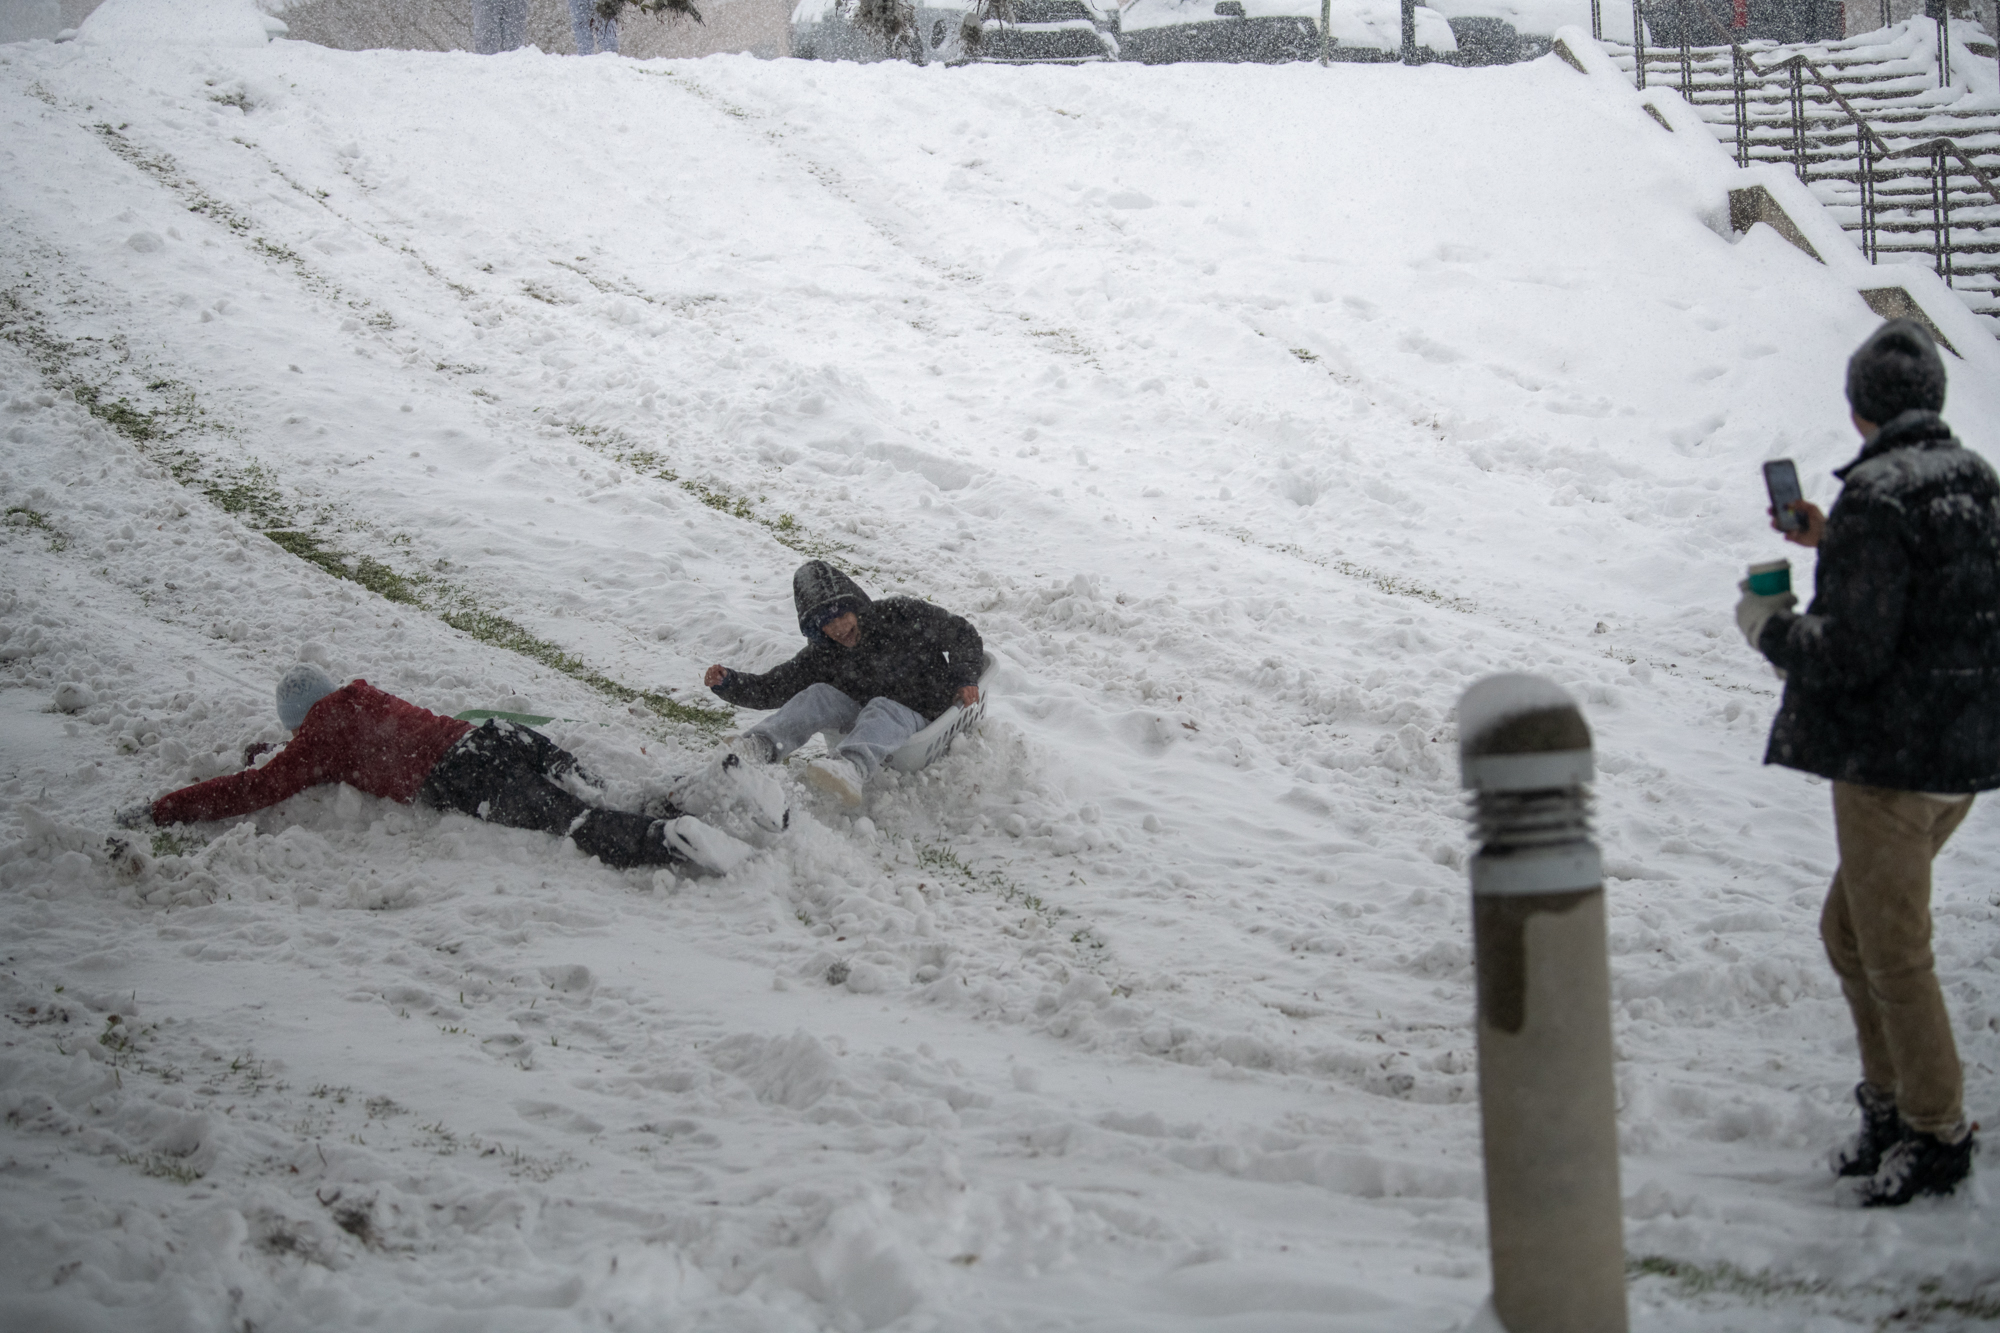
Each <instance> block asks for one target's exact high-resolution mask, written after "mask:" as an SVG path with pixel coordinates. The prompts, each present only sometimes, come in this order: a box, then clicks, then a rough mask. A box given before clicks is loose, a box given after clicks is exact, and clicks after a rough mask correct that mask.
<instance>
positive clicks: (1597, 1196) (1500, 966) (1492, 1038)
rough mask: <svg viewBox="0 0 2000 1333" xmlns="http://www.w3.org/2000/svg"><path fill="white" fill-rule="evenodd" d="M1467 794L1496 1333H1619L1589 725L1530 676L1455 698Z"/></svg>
mask: <svg viewBox="0 0 2000 1333" xmlns="http://www.w3.org/2000/svg"><path fill="white" fill-rule="evenodd" d="M1458 733H1459V767H1460V776H1461V779H1462V782H1463V785H1464V786H1465V787H1467V788H1469V789H1470V790H1471V791H1472V793H1473V802H1474V810H1473V820H1474V823H1475V825H1476V834H1477V837H1478V839H1479V843H1480V846H1479V851H1478V852H1477V854H1476V855H1475V856H1474V857H1473V859H1472V934H1473V948H1474V952H1475V955H1476V958H1477V965H1478V978H1479V1020H1478V1028H1479V1113H1480V1123H1481V1131H1482V1137H1483V1140H1484V1146H1485V1158H1486V1223H1487V1232H1488V1236H1489V1240H1490V1244H1491V1247H1492V1254H1493V1301H1492V1307H1491V1315H1492V1316H1493V1317H1495V1318H1497V1320H1498V1322H1499V1324H1500V1326H1501V1327H1502V1328H1504V1329H1505V1330H1506V1333H1625V1329H1626V1312H1625V1234H1624V1219H1623V1214H1622V1210H1621V1207H1620V1197H1619V1191H1618V1115H1617V1099H1616V1090H1615V1088H1614V1086H1613V1083H1612V1075H1611V971H1610V964H1609V961H1608V959H1607V957H1606V946H1605V935H1604V879H1603V872H1602V869H1601V867H1600V865H1599V860H1598V852H1597V844H1596V843H1595V842H1593V841H1591V837H1590V827H1589V823H1588V809H1587V804H1586V802H1587V796H1586V787H1587V784H1588V783H1589V782H1590V780H1591V777H1592V774H1593V764H1592V757H1591V744H1590V728H1589V727H1588V726H1587V725H1586V724H1585V723H1584V720H1583V715H1582V713H1581V712H1579V711H1578V710H1577V706H1576V704H1575V702H1574V701H1573V700H1571V699H1570V697H1569V696H1568V695H1567V694H1565V693H1564V692H1563V691H1562V690H1561V689H1560V688H1559V687H1558V686H1556V685H1555V684H1553V683H1552V682H1550V681H1547V680H1543V679H1542V678H1541V677H1539V676H1527V675H1518V674H1510V675H1500V676H1489V677H1487V678H1486V679H1484V680H1482V681H1479V682H1477V683H1476V684H1474V685H1473V686H1472V688H1471V689H1469V690H1467V691H1466V692H1465V695H1464V697H1462V698H1461V699H1460V700H1459V704H1458Z"/></svg>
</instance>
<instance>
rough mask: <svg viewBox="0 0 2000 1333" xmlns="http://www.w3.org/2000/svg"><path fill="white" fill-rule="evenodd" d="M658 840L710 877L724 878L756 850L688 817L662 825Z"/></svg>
mask: <svg viewBox="0 0 2000 1333" xmlns="http://www.w3.org/2000/svg"><path fill="white" fill-rule="evenodd" d="M660 836H661V838H662V839H663V840H664V841H665V842H666V844H667V846H669V847H671V848H673V849H674V850H675V851H678V852H679V853H680V854H681V855H683V856H685V857H687V859H688V860H690V861H692V862H694V863H695V865H697V866H699V867H700V868H701V869H703V870H706V871H707V872H708V873H709V874H711V875H726V874H728V873H729V872H730V871H732V870H734V869H736V867H738V866H740V865H742V864H743V863H744V862H745V861H747V860H749V859H750V858H751V857H752V856H754V855H756V851H757V849H756V848H754V847H752V846H751V845H750V844H749V843H747V842H738V841H737V840H736V839H734V838H732V837H730V836H729V835H728V834H727V833H724V832H723V831H722V830H721V829H718V828H710V827H709V826H708V825H707V824H704V823H702V822H701V821H700V820H699V819H696V818H695V817H694V816H692V815H682V816H681V817H680V818H679V819H670V820H667V821H665V824H664V826H663V827H662V828H661V829H660Z"/></svg>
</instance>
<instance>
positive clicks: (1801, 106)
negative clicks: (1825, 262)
mask: <svg viewBox="0 0 2000 1333" xmlns="http://www.w3.org/2000/svg"><path fill="white" fill-rule="evenodd" d="M1694 4H1695V5H1696V6H1698V7H1699V8H1700V10H1701V13H1702V17H1704V18H1706V19H1707V20H1708V22H1709V26H1711V27H1712V28H1714V29H1715V31H1716V33H1717V35H1719V36H1720V37H1721V38H1722V40H1723V42H1724V43H1725V44H1727V45H1728V47H1729V51H1730V72H1731V76H1732V82H1733V85H1734V87H1733V93H1734V102H1735V108H1734V109H1735V113H1736V165H1738V166H1739V167H1747V166H1749V165H1750V117H1749V106H1748V97H1749V91H1748V85H1747V83H1746V81H1745V78H1744V76H1745V74H1746V73H1749V74H1753V75H1755V76H1757V77H1758V78H1759V79H1763V78H1768V77H1770V76H1771V75H1774V74H1779V73H1781V72H1784V71H1790V73H1791V88H1790V90H1789V91H1790V97H1789V101H1790V103H1791V108H1790V109H1791V115H1792V170H1793V172H1794V173H1795V174H1796V175H1797V176H1798V177H1799V179H1800V180H1801V181H1803V180H1804V179H1805V178H1806V168H1807V160H1806V159H1807V140H1806V111H1805V81H1806V78H1807V76H1808V75H1810V76H1811V78H1812V81H1813V82H1814V83H1817V84H1818V85H1819V86H1820V88H1821V90H1822V91H1824V92H1825V94H1826V96H1827V98H1828V99H1829V100H1830V101H1831V102H1832V103H1833V104H1834V105H1835V106H1837V107H1839V108H1840V110H1841V111H1842V112H1843V113H1844V114H1845V115H1846V116H1847V118H1848V120H1849V122H1850V123H1852V125H1853V126H1854V131H1855V157H1856V159H1857V163H1856V165H1857V170H1856V176H1857V180H1858V184H1859V185H1860V187H1861V253H1862V256H1863V257H1864V258H1866V259H1867V260H1868V261H1869V262H1870V263H1875V262H1877V261H1878V260H1879V258H1880V255H1881V237H1880V232H1881V219H1880V217H1879V212H1880V209H1881V203H1880V194H1879V191H1878V189H1877V186H1876V180H1875V170H1876V164H1877V163H1878V162H1886V161H1890V160H1892V159H1896V158H1912V157H1928V158H1929V159H1930V161H1931V173H1930V175H1931V191H1930V194H1931V237H1932V246H1931V250H1932V256H1933V261H1934V266H1935V267H1936V269H1937V272H1938V275H1939V276H1940V277H1941V278H1943V279H1944V281H1945V285H1946V286H1950V285H1951V279H1952V254H1953V247H1952V244H1951V176H1950V171H1951V168H1950V162H1949V159H1951V158H1956V159H1957V160H1958V165H1959V166H1960V168H1962V169H1963V170H1964V172H1965V173H1966V174H1967V175H1968V176H1970V177H1972V179H1973V180H1975V181H1977V182H1978V183H1979V184H1980V186H1981V187H1982V188H1983V189H1984V190H1985V191H1986V193H1988V194H1989V195H1991V196H1993V202H1994V203H1996V204H2000V184H1996V183H1995V182H1994V180H1993V178H1992V177H1990V176H1988V175H1987V174H1986V172H1985V171H1983V170H1981V169H1980V166H1979V164H1978V163H1976V162H1974V161H1973V160H1972V159H1971V158H1970V157H1967V156H1966V154H1965V151H1964V150H1963V149H1962V148H1960V147H1959V146H1958V144H1957V143H1956V142H1955V141H1954V140H1951V139H1947V138H1944V137H1942V136H1940V137H1938V138H1933V139H1928V140H1925V141H1924V142H1922V143H1916V144H1908V145H1905V146H1904V147H1902V148H1892V147H1890V145H1889V141H1888V140H1887V139H1885V138H1883V137H1882V134H1881V132H1880V131H1878V130H1877V129H1876V128H1875V127H1874V126H1873V125H1871V124H1869V123H1868V120H1867V118H1866V117H1865V116H1863V115H1862V114H1861V112H1860V111H1858V110H1856V109H1855V106H1854V104H1853V103H1852V102H1850V101H1848V100H1847V98H1846V96H1845V95H1844V94H1843V93H1842V92H1841V91H1840V89H1839V88H1837V87H1835V86H1834V84H1833V81H1832V80H1831V79H1830V78H1829V77H1828V76H1827V74H1826V71H1824V70H1822V69H1821V68H1820V67H1819V66H1818V65H1816V64H1814V63H1813V62H1812V60H1811V59H1809V58H1808V57H1807V56H1806V55H1805V54H1804V53H1803V52H1794V53H1793V54H1792V55H1789V56H1787V57H1785V58H1784V59H1782V60H1779V61H1776V62H1774V63H1772V64H1770V65H1759V64H1758V63H1757V62H1756V60H1755V58H1753V57H1752V56H1751V54H1750V53H1749V52H1748V51H1747V50H1745V49H1744V48H1743V45H1742V44H1741V43H1740V42H1738V41H1737V40H1736V37H1735V34H1733V33H1732V32H1731V31H1730V30H1729V29H1728V28H1725V27H1724V26H1723V25H1722V20H1721V19H1719V18H1717V17H1716V15H1715V11H1714V10H1712V9H1710V8H1709V6H1708V0H1694ZM1632 20H1633V37H1634V41H1633V54H1634V57H1635V61H1636V69H1637V71H1638V80H1637V82H1638V85H1639V87H1640V88H1642V89H1643V88H1644V87H1645V86H1646V47H1645V41H1644V38H1643V37H1640V36H1639V31H1640V30H1639V24H1640V22H1641V18H1640V11H1639V0H1633V5H1632ZM1943 40H1944V39H1943V36H1942V34H1941V35H1940V38H1939V41H1940V45H1942V42H1943ZM1680 45H1681V87H1682V90H1683V92H1685V91H1686V89H1687V88H1688V86H1689V85H1690V84H1691V83H1692V81H1693V69H1692V57H1691V55H1690V50H1689V48H1690V46H1691V43H1690V42H1689V41H1688V39H1687V30H1686V28H1685V27H1683V28H1682V30H1681V43H1680Z"/></svg>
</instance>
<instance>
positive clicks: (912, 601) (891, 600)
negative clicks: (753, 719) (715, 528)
mask: <svg viewBox="0 0 2000 1333" xmlns="http://www.w3.org/2000/svg"><path fill="white" fill-rule="evenodd" d="M792 601H793V603H794V605H796V606H797V607H798V612H799V632H800V633H802V634H804V635H805V636H806V646H805V649H804V650H803V651H802V652H800V653H799V655H798V656H797V657H794V658H793V659H792V660H791V661H789V662H786V663H784V664H783V665H781V666H776V667H773V668H771V669H770V670H769V671H766V672H764V673H763V674H762V675H748V674H745V673H743V672H740V671H732V672H730V673H729V674H728V675H726V676H724V677H723V679H722V683H721V684H720V685H717V686H716V687H715V692H716V694H718V695H720V696H721V697H722V698H723V699H725V700H727V701H728V702H730V703H732V704H738V705H740V706H742V707H744V708H777V707H779V706H781V705H782V704H784V703H785V701H786V700H788V699H790V698H791V697H792V696H793V695H795V694H797V693H798V692H799V691H800V690H803V689H804V688H806V686H808V685H819V684H826V685H831V686H833V687H834V688H835V689H837V690H839V691H840V692H841V693H843V694H845V695H847V697H848V698H850V699H853V700H854V701H855V702H857V703H862V704H865V703H867V702H868V701H869V700H870V699H875V698H888V699H894V700H895V701H896V702H897V703H899V704H902V705H903V706H904V707H906V708H912V709H915V710H916V711H917V712H919V713H922V714H923V715H924V716H925V717H926V718H935V717H936V716H937V715H938V714H940V713H942V712H944V711H945V709H947V708H950V707H951V706H952V705H953V704H955V703H957V702H958V692H959V690H960V689H962V688H963V687H965V686H967V685H977V684H978V683H979V670H980V667H981V665H982V664H983V662H984V660H985V656H986V653H985V648H984V645H982V644H981V642H980V639H979V631H978V630H976V629H974V628H973V627H972V625H971V623H970V622H969V621H967V620H965V619H964V618H963V617H960V616H955V615H953V614H952V613H951V612H949V611H947V610H945V609H944V608H943V607H938V606H932V605H931V604H930V603H929V602H925V601H919V600H918V599H917V598H914V597H885V598H883V599H881V600H880V601H875V600H872V599H871V598H870V597H869V596H868V594H867V593H865V592H863V591H861V589H860V587H859V586H857V585H856V584H855V582H854V580H853V579H850V578H849V577H847V575H845V574H843V573H841V572H840V571H839V570H837V569H835V568H834V567H833V566H832V565H829V564H827V563H826V562H825V561H824V560H809V561H807V562H806V563H805V564H803V565H801V566H800V567H799V570H798V573H796V574H794V575H793V576H792ZM843 611H852V612H854V613H855V615H856V616H857V617H858V618H859V619H860V621H861V638H860V641H859V642H857V643H856V644H855V645H854V647H852V648H843V647H841V646H840V645H839V644H837V643H835V642H834V641H833V640H832V639H829V638H827V637H826V635H824V634H822V633H820V630H819V627H820V626H821V625H823V624H825V623H826V622H827V621H828V620H831V619H832V618H833V617H834V616H836V615H839V614H840V613H841V612H843Z"/></svg>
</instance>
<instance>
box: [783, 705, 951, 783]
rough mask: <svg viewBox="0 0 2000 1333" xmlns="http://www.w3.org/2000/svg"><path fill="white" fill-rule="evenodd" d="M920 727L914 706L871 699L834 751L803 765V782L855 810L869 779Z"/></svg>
mask: <svg viewBox="0 0 2000 1333" xmlns="http://www.w3.org/2000/svg"><path fill="white" fill-rule="evenodd" d="M923 729H924V715H923V714H922V713H919V712H917V711H916V710H915V709H914V708H906V707H905V706H903V705H902V704H899V703H897V702H896V701H895V700H894V699H883V698H875V699H870V700H869V701H868V702H867V704H866V705H865V706H864V707H863V708H862V709H861V711H860V712H859V713H857V714H856V715H855V718H854V725H853V726H852V727H851V728H849V730H848V733H847V735H846V736H845V737H844V738H843V739H842V740H841V742H840V744H839V746H838V747H836V748H835V749H834V751H833V753H832V754H830V755H827V756H826V757H825V758H823V759H815V760H813V761H812V763H810V764H808V765H807V766H806V781H807V782H810V783H811V784H812V785H813V786H815V787H817V788H819V789H820V790H821V791H823V792H826V793H827V794H829V795H831V796H833V797H834V798H835V799H837V800H838V801H839V802H840V803H841V804H842V805H843V806H845V807H847V808H848V809H850V810H853V809H856V808H858V807H859V806H860V804H861V791H862V788H863V787H864V786H865V785H866V784H867V782H868V779H870V778H872V777H874V776H875V775H876V774H877V773H878V772H880V771H881V769H882V765H883V763H884V762H886V761H887V760H888V758H889V756H890V755H892V754H894V753H895V752H896V751H897V750H898V749H900V748H901V747H902V744H903V742H904V741H906V740H908V739H910V737H912V736H914V735H916V734H917V733H918V732H919V731H922V730H923Z"/></svg>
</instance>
